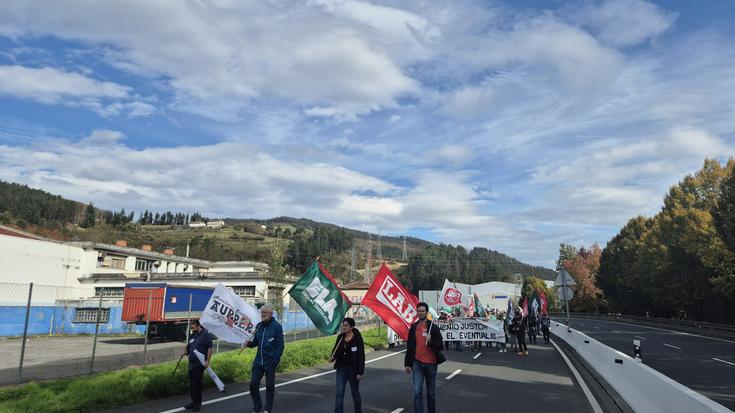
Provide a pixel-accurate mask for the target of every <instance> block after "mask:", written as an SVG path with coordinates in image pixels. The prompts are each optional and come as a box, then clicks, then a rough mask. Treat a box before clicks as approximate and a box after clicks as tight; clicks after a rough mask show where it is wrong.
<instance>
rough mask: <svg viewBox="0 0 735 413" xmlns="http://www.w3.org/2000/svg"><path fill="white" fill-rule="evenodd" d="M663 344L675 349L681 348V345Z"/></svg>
mask: <svg viewBox="0 0 735 413" xmlns="http://www.w3.org/2000/svg"><path fill="white" fill-rule="evenodd" d="M664 345H665V346H666V347H671V348H675V349H677V350H681V347H676V346H672V345H671V344H666V343H664Z"/></svg>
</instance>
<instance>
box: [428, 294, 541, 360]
mask: <svg viewBox="0 0 735 413" xmlns="http://www.w3.org/2000/svg"><path fill="white" fill-rule="evenodd" d="M457 317H463V315H462V309H461V307H459V306H457V307H455V308H454V309H450V310H446V309H445V310H442V311H441V312H440V313H439V319H440V320H447V321H450V320H451V319H452V318H457ZM464 317H472V318H489V319H491V320H501V321H503V331H504V333H505V334H504V335H505V341H502V342H498V343H497V349H498V352H500V353H505V352H507V351H508V350H507V347H508V345H509V344H510V347H511V349H512V351H514V352H516V353H517V354H518V355H519V356H527V355H528V344H536V343H537V341H538V337H539V336H543V340H544V344H549V342H550V341H549V333H550V327H551V318H550V317H549V315H548V313H544V314H540V313H538V312H531V313H530V314H524V312H523V310H522V309H521V308H520V307H517V308H515V309H514V311H513V313H511V315H510V316H509V315H508V313H507V312H506V311H496V310H495V309H491V308H480V309H477V310H475V311H474V313H472V314H470V313H467V314H465V315H464ZM526 336H528V341H526ZM452 343H453V344H452ZM450 346H453V347H454V350H456V351H463V348H462V347H463V343H462V342H461V341H454V342H449V341H447V342H445V343H444V349H445V350H449V349H450ZM485 346H486V347H491V348H492V347H493V342H492V341H487V342H485ZM464 347H471V348H472V349H473V350H475V351H480V350H481V349H482V342H480V341H475V342H470V341H468V342H464Z"/></svg>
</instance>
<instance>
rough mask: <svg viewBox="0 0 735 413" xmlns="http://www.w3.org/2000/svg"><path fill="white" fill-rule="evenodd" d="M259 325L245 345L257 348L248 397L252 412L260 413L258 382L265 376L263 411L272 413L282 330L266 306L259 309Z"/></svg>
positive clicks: (281, 347) (280, 352)
mask: <svg viewBox="0 0 735 413" xmlns="http://www.w3.org/2000/svg"><path fill="white" fill-rule="evenodd" d="M260 319H261V321H260V323H258V325H257V326H255V335H254V336H253V340H252V341H249V342H248V343H247V346H248V347H256V346H257V347H258V353H257V354H256V355H255V359H254V360H253V369H252V372H251V375H250V397H252V398H253V412H254V413H260V412H261V409H263V402H262V401H261V399H260V381H261V380H262V379H263V375H265V410H263V412H265V413H270V412H272V411H273V399H274V398H275V395H276V367H278V363H280V362H281V356H282V355H283V349H284V343H283V328H282V327H281V325H280V324H278V321H276V320H275V319H273V308H272V307H271V306H270V305H268V304H266V305H264V306H262V307H260Z"/></svg>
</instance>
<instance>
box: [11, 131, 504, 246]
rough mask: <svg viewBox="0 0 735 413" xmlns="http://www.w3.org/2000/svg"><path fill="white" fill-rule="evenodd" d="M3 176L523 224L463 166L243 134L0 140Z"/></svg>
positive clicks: (229, 212) (346, 211)
mask: <svg viewBox="0 0 735 413" xmlns="http://www.w3.org/2000/svg"><path fill="white" fill-rule="evenodd" d="M0 179H4V180H9V181H14V182H20V183H24V184H28V185H30V186H33V187H40V188H43V189H45V190H47V191H50V192H52V193H57V194H61V195H63V196H66V197H69V198H72V199H76V200H79V201H81V202H88V201H94V202H95V204H96V205H98V206H100V207H107V208H115V209H118V208H121V207H125V208H126V209H127V210H136V211H140V210H143V209H156V210H160V209H164V208H165V209H176V210H186V211H195V210H198V211H201V212H203V213H205V214H210V215H212V216H228V217H272V216H279V215H290V216H307V217H310V218H313V219H317V220H324V221H328V222H333V223H336V224H341V225H347V226H350V227H354V228H361V229H367V230H371V231H375V232H377V231H383V232H396V231H406V230H409V229H411V228H419V227H420V228H428V229H429V230H430V231H432V232H433V233H434V234H437V236H439V237H442V238H444V239H450V240H452V241H453V242H457V243H459V242H461V243H468V244H471V245H482V244H484V243H486V240H487V237H490V236H492V237H494V238H495V239H511V238H512V237H513V234H516V233H517V232H516V231H515V230H513V229H512V228H511V227H510V225H509V224H508V223H507V222H504V220H503V219H501V218H497V217H493V216H492V215H489V214H488V212H487V211H486V210H485V207H486V206H487V203H488V201H487V200H486V194H485V193H483V192H482V191H479V190H478V189H476V188H474V186H473V185H472V183H471V180H472V176H471V175H468V174H464V173H454V172H438V171H432V170H426V171H422V172H420V173H418V174H417V175H415V176H414V177H413V178H412V179H411V183H410V184H407V185H406V186H396V185H394V184H392V183H390V182H387V181H385V180H383V179H380V178H376V177H373V176H370V175H366V174H363V173H359V172H356V171H353V170H350V169H347V168H344V167H341V166H339V165H335V164H331V163H304V162H298V161H291V160H284V159H279V158H276V157H274V156H273V155H271V154H267V153H265V152H263V151H261V150H259V148H258V147H255V146H252V145H249V144H245V143H236V142H225V143H220V144H213V145H205V146H197V147H189V146H180V147H174V148H148V149H133V148H131V147H129V146H127V145H126V144H125V143H124V136H123V135H122V134H121V133H119V132H117V131H110V130H98V131H94V132H93V133H92V134H91V135H90V136H88V137H85V138H83V139H81V140H79V141H71V140H67V139H44V140H37V141H36V142H35V143H33V144H31V145H29V146H3V145H0Z"/></svg>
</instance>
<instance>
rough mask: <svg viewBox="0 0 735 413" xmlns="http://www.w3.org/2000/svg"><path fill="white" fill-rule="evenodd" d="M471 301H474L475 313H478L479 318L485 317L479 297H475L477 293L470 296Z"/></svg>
mask: <svg viewBox="0 0 735 413" xmlns="http://www.w3.org/2000/svg"><path fill="white" fill-rule="evenodd" d="M472 299H473V300H475V311H477V312H478V313H480V317H484V316H485V315H484V314H483V313H484V312H485V307H483V306H482V303H481V302H480V297H478V296H477V293H475V294H473V295H472Z"/></svg>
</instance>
